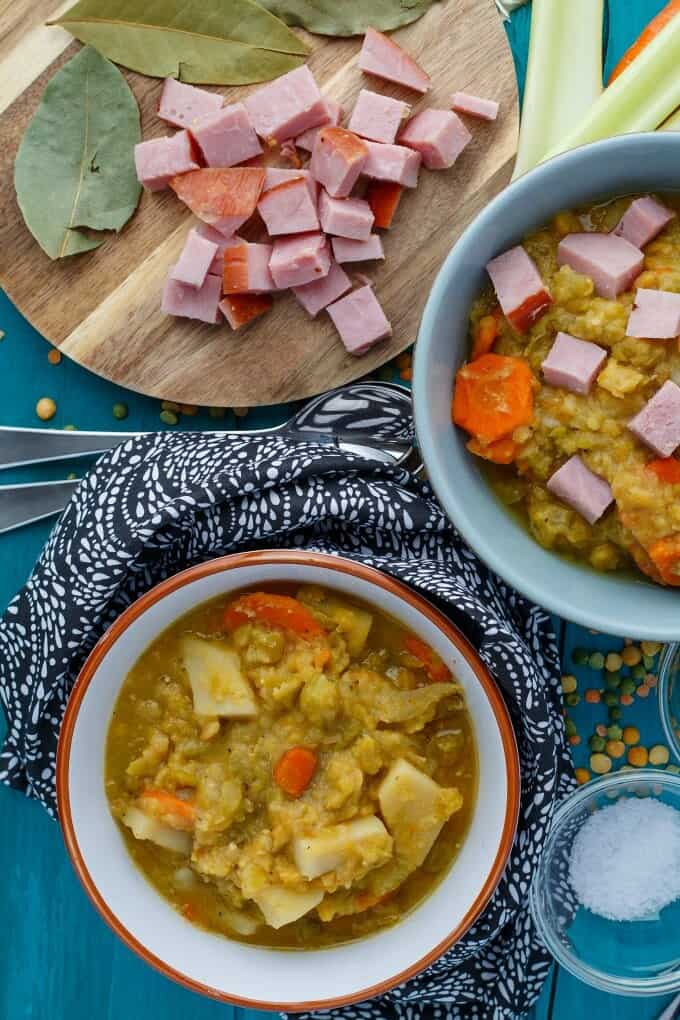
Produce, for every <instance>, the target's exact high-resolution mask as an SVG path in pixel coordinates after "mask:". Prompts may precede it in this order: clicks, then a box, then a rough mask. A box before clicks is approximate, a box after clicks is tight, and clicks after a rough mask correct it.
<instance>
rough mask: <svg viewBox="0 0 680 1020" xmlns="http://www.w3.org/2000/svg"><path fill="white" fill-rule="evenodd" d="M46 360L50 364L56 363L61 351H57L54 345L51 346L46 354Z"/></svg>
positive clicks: (59, 359) (59, 358) (58, 360)
mask: <svg viewBox="0 0 680 1020" xmlns="http://www.w3.org/2000/svg"><path fill="white" fill-rule="evenodd" d="M47 360H48V361H49V363H50V365H58V364H59V362H60V361H61V351H58V350H57V348H56V347H53V348H52V350H51V351H49V353H48V355H47Z"/></svg>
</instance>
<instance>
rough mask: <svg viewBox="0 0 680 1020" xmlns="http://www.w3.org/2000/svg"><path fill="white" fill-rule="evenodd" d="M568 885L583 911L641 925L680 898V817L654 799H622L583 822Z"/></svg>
mask: <svg viewBox="0 0 680 1020" xmlns="http://www.w3.org/2000/svg"><path fill="white" fill-rule="evenodd" d="M569 880H570V882H571V884H572V887H573V889H574V892H575V893H576V895H577V897H578V899H579V900H580V901H581V903H582V904H583V906H584V907H587V908H588V910H592V912H593V913H594V914H599V915H600V917H606V918H607V919H608V920H610V921H640V920H644V919H646V918H647V917H649V916H651V915H654V914H656V913H658V912H659V911H660V910H663V908H664V907H667V906H668V905H669V904H671V903H673V902H674V901H675V900H677V899H679V898H680V811H677V810H676V809H675V808H672V807H670V806H669V805H668V804H662V803H661V801H658V800H655V799H654V798H652V797H648V798H644V799H640V798H637V797H625V798H624V797H622V798H621V799H620V800H619V801H617V803H616V804H612V805H610V806H607V807H604V808H601V809H600V810H599V811H596V812H595V813H594V814H593V815H591V817H590V818H589V819H588V820H587V821H586V822H585V824H584V825H583V828H582V829H581V831H580V832H579V833H578V835H577V836H576V838H575V840H574V844H573V846H572V849H571V857H570V861H569Z"/></svg>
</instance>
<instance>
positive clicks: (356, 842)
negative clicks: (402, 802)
mask: <svg viewBox="0 0 680 1020" xmlns="http://www.w3.org/2000/svg"><path fill="white" fill-rule="evenodd" d="M391 855H392V837H391V836H390V834H389V832H388V831H387V829H386V828H385V826H384V825H383V823H382V822H381V821H380V819H379V818H377V817H376V816H375V815H368V816H367V817H366V818H356V819H355V820H354V821H352V822H345V823H344V824H342V825H333V826H329V828H327V829H320V830H319V831H318V832H317V833H316V835H314V836H304V837H298V838H297V839H294V840H293V859H294V861H295V864H296V866H297V869H298V871H299V872H300V874H301V875H303V876H304V877H305V878H309V879H313V878H318V877H319V875H325V874H326V872H328V871H338V870H339V869H340V868H341V867H342V866H343V865H346V864H349V863H351V861H352V859H355V860H356V862H357V866H358V867H359V869H360V870H361V872H362V873H365V872H366V871H367V870H369V869H370V868H375V867H378V865H380V864H384V863H385V861H387V860H389V858H390V856H391Z"/></svg>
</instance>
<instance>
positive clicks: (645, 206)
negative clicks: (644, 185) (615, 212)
mask: <svg viewBox="0 0 680 1020" xmlns="http://www.w3.org/2000/svg"><path fill="white" fill-rule="evenodd" d="M673 219H675V213H674V212H672V210H670V209H667V208H666V206H665V205H662V204H661V202H657V200H656V199H655V198H652V196H651V195H646V196H645V197H644V198H636V199H634V201H632V202H631V203H630V205H629V206H628V208H627V209H626V211H625V213H624V214H623V216H622V217H621V219H620V220H619V222H618V223H617V225H616V226H615V227H614V233H615V234H618V235H619V237H623V238H625V239H626V241H630V243H631V244H633V245H635V247H636V248H644V246H645V245H646V244H649V242H650V241H653V240H654V238H655V237H656V236H657V235H658V234H660V233H661V231H662V230H663V229H664V227H667V226H668V224H669V223H670V222H671V220H673Z"/></svg>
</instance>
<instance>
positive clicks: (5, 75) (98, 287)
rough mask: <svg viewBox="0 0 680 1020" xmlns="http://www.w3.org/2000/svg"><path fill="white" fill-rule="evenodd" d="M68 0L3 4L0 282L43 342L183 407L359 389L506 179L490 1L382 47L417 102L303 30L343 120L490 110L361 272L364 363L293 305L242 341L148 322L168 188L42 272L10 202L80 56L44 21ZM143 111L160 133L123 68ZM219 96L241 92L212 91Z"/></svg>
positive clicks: (164, 245)
mask: <svg viewBox="0 0 680 1020" xmlns="http://www.w3.org/2000/svg"><path fill="white" fill-rule="evenodd" d="M69 6H71V3H70V2H68V3H62V4H61V5H59V6H56V5H55V3H54V0H51V2H50V0H11V2H9V0H4V2H0V284H1V285H2V286H3V287H4V289H5V290H6V292H7V294H8V295H9V296H10V298H11V299H12V300H13V301H14V302H15V304H16V305H17V306H18V308H19V309H20V310H21V311H22V312H23V314H24V315H25V316H26V317H27V318H28V319H29V320H30V322H31V323H32V324H33V325H34V326H35V327H36V329H38V330H39V331H40V332H41V333H42V334H43V336H44V337H45V338H46V339H47V340H49V341H51V342H52V343H53V344H56V345H57V346H58V347H60V349H61V351H62V352H63V353H64V354H66V355H68V356H69V357H70V358H73V359H74V360H75V361H77V362H78V363H79V364H81V365H83V366H85V367H86V368H89V369H90V370H91V371H93V372H96V373H97V374H98V375H101V376H104V377H105V378H107V379H110V380H111V381H113V382H116V383H119V384H121V385H123V386H127V387H128V388H129V389H132V390H137V391H139V392H142V393H147V394H150V395H152V396H155V397H159V398H162V399H167V400H176V401H178V402H181V403H190V404H201V405H217V406H244V405H245V406H254V405H259V404H273V403H279V402H283V401H288V400H295V399H299V398H302V397H307V396H310V395H312V394H316V393H320V392H322V391H323V390H326V389H330V388H331V387H333V386H339V385H342V384H343V383H346V382H349V381H351V380H352V379H356V378H358V377H359V376H362V375H364V374H365V373H367V372H369V371H370V370H372V369H374V368H376V367H377V366H379V365H381V364H383V363H384V362H386V361H388V360H389V359H390V358H392V357H394V355H395V354H397V353H399V352H400V351H402V350H404V348H406V347H408V346H409V344H411V343H412V342H413V340H414V339H415V336H416V333H417V330H418V323H419V321H420V316H421V314H422V310H423V307H424V304H425V300H426V298H427V294H428V291H429V288H430V285H431V283H432V280H433V278H434V276H435V274H436V272H437V270H438V268H439V266H440V265H441V263H442V261H443V259H444V257H445V256H446V254H447V252H448V251H449V249H450V247H451V245H452V244H453V242H454V241H455V240H456V238H457V237H458V236H459V234H460V233H461V231H462V230H463V229H464V228H465V226H466V225H467V224H468V223H469V222H470V220H471V219H472V218H473V217H474V216H475V214H476V213H477V212H478V210H480V209H481V208H483V207H484V206H485V205H486V204H487V203H488V202H489V200H490V199H491V198H493V196H494V195H495V194H497V192H498V191H500V190H501V189H502V188H503V187H504V186H505V185H506V184H507V182H508V180H509V178H510V172H511V167H512V160H513V157H514V154H515V149H516V139H517V126H518V109H517V91H516V84H515V74H514V69H513V63H512V56H511V53H510V49H509V47H508V45H507V42H506V38H505V32H504V30H503V26H502V24H501V21H500V18H499V16H498V14H497V11H496V8H495V5H494V2H493V0H442V2H440V3H437V4H435V5H434V6H433V7H432V8H431V9H430V10H429V12H428V13H427V14H426V15H425V17H423V18H421V20H420V21H418V22H416V23H415V24H413V25H409V26H407V27H406V28H402V29H400V30H399V31H397V32H396V33H395V34H394V38H395V39H396V40H397V41H398V42H399V43H401V44H402V45H403V46H405V47H406V48H407V49H408V50H409V52H410V53H412V54H413V55H414V56H415V58H416V59H417V60H418V61H419V62H420V63H421V64H422V65H423V66H424V67H425V69H426V70H427V71H428V72H429V73H430V75H431V77H432V80H433V88H432V90H431V92H430V93H429V94H428V96H427V97H425V98H424V99H422V100H415V99H414V96H413V93H407V92H406V91H404V90H401V89H399V88H398V87H391V86H385V85H381V84H379V83H377V82H376V80H375V79H367V78H366V77H364V76H363V75H362V74H361V72H360V71H359V70H358V68H357V65H356V58H357V54H358V52H359V48H360V42H361V40H360V39H326V38H323V37H320V36H311V35H307V34H306V33H305V38H306V39H307V41H308V42H309V43H310V45H311V46H312V48H313V52H312V55H311V57H310V60H309V64H310V67H311V69H312V70H313V72H314V74H315V75H316V77H317V79H318V81H319V84H320V86H321V88H322V89H323V91H324V93H325V94H327V95H328V96H330V97H332V98H333V99H336V100H337V101H338V102H340V103H342V104H343V106H344V108H345V110H350V109H351V107H352V105H353V103H354V100H355V98H356V96H357V93H358V92H359V89H360V88H362V87H369V88H375V89H376V90H377V91H383V92H386V93H389V94H390V95H394V96H397V97H399V98H402V99H405V100H407V101H410V102H412V103H413V104H414V109H420V108H422V107H423V106H439V107H445V108H446V107H448V106H449V100H450V95H451V93H452V92H453V91H455V90H457V89H460V90H464V91H469V92H472V93H474V94H476V95H480V96H485V97H491V98H495V99H497V100H499V101H500V104H501V110H500V116H499V120H498V121H497V122H496V123H495V124H491V125H489V124H485V123H483V122H481V121H479V122H478V121H474V122H472V121H471V120H470V121H469V125H470V129H471V131H472V133H473V136H474V138H473V142H472V143H471V144H470V145H469V146H468V148H467V149H466V150H465V152H464V153H463V155H462V156H461V157H460V159H459V160H458V162H457V163H456V165H455V166H454V167H453V168H452V169H451V170H446V171H436V172H430V171H422V172H421V178H420V183H419V185H418V188H417V189H416V190H415V191H413V192H407V193H406V194H405V195H404V197H403V199H402V202H401V205H400V208H399V211H398V214H397V218H396V220H395V226H394V227H393V228H392V229H391V230H390V231H387V232H384V244H385V252H386V256H387V257H386V260H385V262H383V263H365V264H363V265H358V266H357V265H356V264H355V265H354V266H351V267H348V268H349V269H350V275H356V273H357V272H362V271H363V272H364V273H366V275H367V276H369V277H370V278H371V280H373V281H374V282H375V288H376V293H377V295H378V298H379V300H380V301H381V302H382V304H383V306H384V308H385V311H386V313H387V316H388V318H389V319H390V320H391V322H392V326H393V330H394V335H393V337H392V339H391V340H390V341H388V342H384V343H381V344H379V345H378V346H376V347H375V348H373V350H372V351H370V352H369V353H368V354H367V355H365V356H364V357H362V358H353V357H351V356H349V355H347V354H346V353H345V351H344V348H343V346H342V344H341V342H340V340H339V338H338V336H337V334H336V333H335V330H334V328H333V326H332V323H331V322H330V319H329V318H328V316H327V315H324V314H323V313H322V314H321V315H320V316H319V317H318V318H317V319H315V320H311V319H309V317H308V316H307V315H306V313H305V312H304V311H303V310H302V308H300V306H299V305H298V304H297V302H296V301H295V299H294V298H293V297H292V296H291V295H285V296H283V297H281V298H279V299H278V300H277V301H276V302H275V306H274V309H273V310H272V311H271V312H270V313H269V314H268V315H266V316H265V317H263V318H261V319H259V320H257V321H256V322H254V323H253V324H252V325H251V326H249V327H247V328H246V329H244V330H241V331H239V332H238V333H233V332H232V331H231V330H230V328H229V326H228V325H226V324H224V325H222V326H207V325H203V324H201V323H196V322H192V321H191V320H189V319H177V318H170V317H167V316H163V315H161V313H160V294H161V289H162V285H163V280H164V278H165V276H166V273H167V270H168V266H169V265H171V264H172V263H173V262H174V261H176V259H177V256H178V254H179V252H180V250H181V248H182V244H183V240H184V237H185V235H186V233H187V230H188V229H189V226H190V224H191V221H192V217H191V215H190V214H189V213H188V211H187V210H186V208H185V207H183V206H182V204H181V203H180V202H179V201H178V200H177V199H176V198H175V196H174V195H173V194H172V193H170V192H162V193H160V194H159V193H156V194H148V193H146V192H145V193H144V194H143V195H142V199H141V202H140V206H139V208H138V210H137V212H136V214H135V215H134V217H133V218H132V220H131V221H130V222H129V223H128V224H127V226H126V227H125V228H124V229H123V231H122V232H121V233H120V234H119V235H117V236H116V235H112V236H111V237H110V238H109V239H108V240H107V241H106V243H105V244H103V245H102V246H101V247H100V248H99V249H97V250H96V251H93V252H88V253H85V254H83V255H77V256H73V257H71V258H67V259H61V260H59V261H56V262H54V261H51V260H50V259H49V258H48V257H47V256H46V255H45V254H44V253H43V251H42V249H41V248H40V247H39V246H38V244H37V242H36V241H35V240H34V239H33V237H32V236H31V234H30V233H29V231H28V230H27V229H26V227H25V225H24V222H23V219H22V217H21V213H20V212H19V208H18V206H17V203H16V198H15V195H14V187H13V164H14V157H15V154H16V150H17V147H18V144H19V141H20V139H21V136H22V135H23V132H24V130H25V128H26V125H27V124H28V121H29V120H30V118H31V117H32V116H33V114H34V112H35V110H36V107H37V106H38V103H39V101H40V98H41V96H42V93H43V90H44V88H45V85H46V83H47V81H48V80H49V79H50V78H51V76H52V75H53V74H54V72H55V71H56V70H57V69H58V68H59V67H60V66H61V65H62V64H63V63H65V62H66V61H67V60H68V59H69V58H70V57H71V56H73V54H74V53H75V52H76V51H77V49H78V45H79V44H77V43H75V42H73V41H72V39H71V37H70V36H69V35H68V34H67V33H66V32H64V31H63V30H62V29H60V28H57V27H53V28H47V27H46V26H45V25H44V22H45V20H46V19H47V18H49V17H53V16H54V15H55V12H57V11H59V12H61V11H62V10H65V9H67V8H68V7H69ZM125 75H126V78H127V80H128V82H129V84H130V86H131V88H132V90H133V91H134V93H135V96H136V98H137V101H138V103H139V106H140V110H141V113H142V130H143V135H144V138H152V137H156V136H159V135H163V134H167V127H166V125H165V124H163V122H162V121H160V120H159V119H158V117H157V116H156V114H155V110H156V106H157V102H158V98H159V94H160V89H161V83H160V82H159V81H158V80H156V79H153V78H146V77H144V76H143V75H139V74H135V73H132V72H127V71H126V72H125ZM218 91H222V92H223V94H224V95H225V97H226V99H227V101H229V102H231V101H234V100H237V99H241V98H242V97H243V96H244V95H246V94H247V93H248V91H250V89H247V88H226V87H225V88H222V89H221V90H218Z"/></svg>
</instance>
